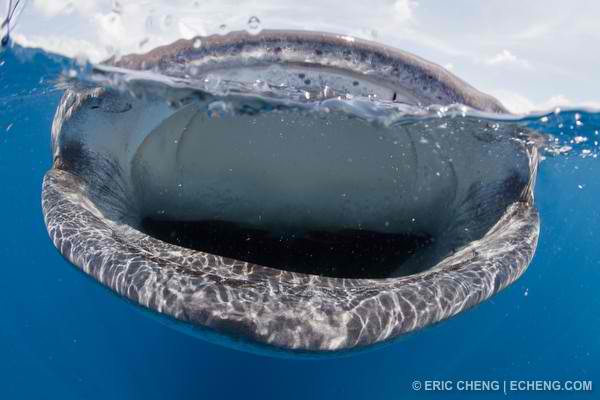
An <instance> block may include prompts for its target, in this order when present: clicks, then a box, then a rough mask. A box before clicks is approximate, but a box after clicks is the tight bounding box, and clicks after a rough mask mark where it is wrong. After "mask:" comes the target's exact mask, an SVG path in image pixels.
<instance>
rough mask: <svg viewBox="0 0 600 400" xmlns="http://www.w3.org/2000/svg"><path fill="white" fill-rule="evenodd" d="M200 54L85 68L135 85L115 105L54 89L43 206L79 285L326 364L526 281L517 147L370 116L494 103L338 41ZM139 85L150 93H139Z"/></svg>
mask: <svg viewBox="0 0 600 400" xmlns="http://www.w3.org/2000/svg"><path fill="white" fill-rule="evenodd" d="M202 43H203V45H202V46H201V48H197V46H194V44H193V41H185V40H182V41H178V42H175V43H173V44H172V45H170V46H165V47H161V48H157V49H155V50H153V51H151V52H149V53H147V54H145V55H132V56H127V57H124V58H121V59H119V60H109V61H107V63H105V64H104V65H102V66H99V67H98V73H101V74H120V73H123V72H124V71H127V72H129V71H139V72H138V75H133V76H134V77H135V79H131V78H129V80H128V81H127V90H122V88H118V87H116V88H115V87H108V86H98V87H87V86H86V87H83V86H80V85H73V87H71V88H69V89H68V90H67V91H66V93H65V95H64V97H63V100H62V101H61V104H60V106H59V109H58V111H57V114H56V118H55V121H54V126H53V131H52V142H53V155H54V165H53V168H52V169H51V170H50V171H49V172H48V174H47V175H46V178H45V181H44V189H43V208H44V216H45V220H46V224H47V227H48V231H49V233H50V236H51V238H52V239H53V241H54V244H55V245H56V246H57V248H58V249H59V250H60V251H61V253H62V254H63V255H64V256H65V257H66V258H67V259H69V260H70V261H71V262H73V263H74V264H75V265H77V266H79V267H80V268H82V269H83V270H84V271H85V272H86V273H88V274H90V275H92V276H93V277H95V278H96V279H97V280H99V281H100V282H102V283H103V284H105V285H107V286H109V287H110V288H111V289H113V290H114V291H115V292H117V293H119V294H120V295H122V296H125V297H127V298H129V299H131V300H133V301H135V302H137V303H139V304H140V305H142V306H144V307H147V308H149V309H151V310H154V311H157V312H158V313H160V314H162V315H166V316H168V317H169V318H174V319H176V320H178V321H181V322H182V323H184V324H187V325H188V326H189V327H191V329H192V330H194V332H196V333H197V334H198V335H200V336H205V337H209V338H212V339H213V340H218V341H220V342H222V341H223V340H228V341H231V340H233V343H238V344H239V343H241V344H242V347H248V348H263V349H269V351H272V350H274V351H284V352H287V351H293V352H297V353H315V352H319V353H331V352H339V351H349V350H354V349H361V348H365V347H367V346H371V345H374V344H377V343H383V342H387V341H389V340H391V339H393V338H395V337H397V336H399V335H402V334H404V333H407V332H411V331H414V330H417V329H419V328H422V327H424V326H427V325H430V324H432V323H434V322H437V321H440V320H442V319H445V318H448V317H450V316H452V315H455V314H456V313H458V312H460V311H462V310H463V309H466V308H468V307H470V306H472V305H475V304H478V303H479V302H481V301H483V300H485V299H487V298H488V297H490V296H491V295H493V294H494V293H496V292H497V291H499V290H500V289H502V288H504V287H506V286H507V285H509V284H510V283H512V282H513V281H514V280H515V279H517V278H518V277H519V276H520V275H521V273H522V272H523V271H524V270H525V268H526V267H527V265H528V264H529V261H530V260H531V257H532V256H533V252H534V250H535V246H536V243H537V237H538V232H539V221H538V215H537V211H536V209H535V207H534V206H533V195H532V190H533V186H534V183H535V175H536V169H537V162H538V156H537V149H536V147H535V146H534V145H532V144H531V143H530V142H527V141H523V140H518V136H519V134H520V133H521V132H516V128H514V127H510V126H504V127H501V128H499V127H492V126H489V125H488V124H487V123H482V121H481V120H478V119H476V118H460V117H458V118H416V119H412V120H411V119H408V118H405V119H403V118H397V119H395V120H394V123H391V124H386V123H381V119H377V118H375V117H374V116H377V113H378V112H380V111H381V109H386V108H387V110H388V111H386V113H385V115H391V114H390V112H389V110H390V109H391V110H393V109H394V107H396V106H398V105H401V106H403V107H408V108H410V107H413V108H423V107H427V106H431V105H438V106H448V105H451V104H454V103H459V104H462V105H465V106H468V107H471V108H472V109H475V110H479V111H483V112H488V113H497V112H505V109H504V108H503V106H502V105H501V104H500V103H499V102H498V101H497V100H495V99H493V98H491V97H490V96H487V95H485V94H483V93H480V92H479V91H477V90H476V89H474V88H472V87H470V86H469V85H468V84H466V83H465V82H463V81H461V80H460V79H458V78H456V77H454V76H453V75H451V74H450V73H448V72H447V71H445V70H443V69H442V68H441V67H439V66H436V65H434V64H432V63H429V62H427V61H425V60H422V59H420V58H418V57H416V56H413V55H411V54H408V53H405V52H402V51H399V50H396V49H392V48H388V47H385V46H382V45H379V44H374V43H371V42H366V41H361V40H358V39H354V38H348V37H342V36H337V35H331V34H324V33H313V32H294V31H263V32H261V33H260V34H258V35H250V34H246V33H239V32H234V33H231V34H229V35H225V36H212V37H208V38H203V40H202ZM158 73H160V74H161V76H163V77H168V79H169V84H168V85H157V84H156V82H155V81H151V80H149V79H148V76H155V75H156V74H158ZM151 74H154V75H151ZM111 76H112V75H111ZM373 104H376V105H377V108H374V106H373ZM214 338H217V339H214ZM230 343H231V342H230Z"/></svg>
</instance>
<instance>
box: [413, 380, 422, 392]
mask: <svg viewBox="0 0 600 400" xmlns="http://www.w3.org/2000/svg"><path fill="white" fill-rule="evenodd" d="M412 388H413V390H421V382H420V381H413V383H412Z"/></svg>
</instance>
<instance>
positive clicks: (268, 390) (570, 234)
mask: <svg viewBox="0 0 600 400" xmlns="http://www.w3.org/2000/svg"><path fill="white" fill-rule="evenodd" d="M56 61H57V60H54V61H52V60H50V59H49V58H48V56H47V55H45V54H43V53H37V54H33V53H31V52H26V53H23V52H22V51H21V54H19V55H18V56H17V55H16V54H15V52H14V51H5V52H4V53H1V55H0V64H2V66H0V182H1V183H2V189H1V190H2V191H1V194H2V196H1V197H0V210H1V211H2V212H1V215H2V222H1V229H0V268H1V278H0V309H1V310H2V318H1V319H0V399H47V398H60V399H65V400H66V399H138V398H139V399H146V400H150V399H165V398H167V399H204V398H219V399H230V398H232V399H233V398H260V399H286V400H292V399H303V400H304V399H318V398H326V399H338V398H344V399H347V400H350V399H401V398H414V399H421V398H441V397H445V396H447V395H449V396H450V397H452V398H463V397H472V398H478V397H479V395H482V394H481V393H460V392H457V391H452V392H446V393H443V392H424V391H419V392H417V391H414V390H413V389H412V388H411V385H412V382H413V381H414V380H434V379H442V380H459V379H461V380H468V379H477V380H480V379H488V380H505V379H506V380H510V379H519V380H525V379H544V380H554V379H556V380H567V379H578V380H593V381H594V380H596V381H594V382H593V383H594V385H600V363H599V361H600V313H598V309H599V306H600V292H599V291H598V282H600V251H598V237H599V236H600V211H599V207H598V204H599V203H598V202H599V200H600V179H598V177H599V176H600V160H599V159H596V158H593V157H592V156H588V157H582V149H583V147H577V146H575V147H576V148H575V149H574V150H573V151H571V152H570V153H569V154H567V155H561V156H556V157H548V158H547V159H546V160H545V161H543V162H542V164H541V168H540V173H539V177H538V183H537V187H536V203H537V206H538V208H539V210H540V213H541V218H542V231H541V236H540V243H539V246H538V249H537V253H536V256H535V259H534V261H533V263H532V264H531V265H530V267H529V269H528V271H527V272H526V273H525V274H524V276H523V277H522V278H521V279H520V280H518V281H517V282H516V283H515V284H514V285H512V286H511V287H510V288H508V289H506V290H505V291H503V292H501V293H500V294H499V295H497V296H495V297H494V298H493V299H491V300H490V301H487V302H484V303H483V304H482V305H480V306H478V307H476V308H475V309H473V310H470V311H467V312H465V313H463V314H460V315H459V316H457V317H455V318H453V319H451V320H449V321H446V322H443V323H441V324H439V325H436V326H434V327H431V328H428V329H425V330H423V331H421V332H418V333H416V334H413V335H411V336H408V337H405V338H403V339H402V340H400V341H398V342H396V343H394V344H392V345H389V346H387V347H383V348H381V349H378V350H375V351H372V352H368V353H364V354H358V355H355V356H352V357H346V358H337V359H335V358H334V359H321V360H302V359H281V358H269V357H264V356H259V355H254V354H249V353H244V352H239V351H235V350H231V349H228V348H224V347H220V346H217V345H213V344H210V343H207V342H204V341H201V340H199V339H196V338H193V337H190V336H187V335H185V334H183V333H180V332H178V331H176V330H173V329H170V328H168V327H166V326H164V325H162V324H160V323H158V322H157V321H155V320H154V319H151V318H148V316H146V315H145V314H144V313H142V312H140V310H139V309H138V308H136V307H134V306H132V305H131V304H129V303H127V302H125V301H123V300H122V299H120V298H119V297H117V296H116V295H114V294H112V293H111V292H109V291H108V290H107V289H104V288H103V287H102V286H100V285H99V284H98V283H96V282H95V281H93V280H91V279H89V278H87V277H86V276H85V275H84V274H83V273H81V272H80V271H79V270H77V269H76V268H74V267H73V266H72V265H70V264H69V263H68V262H66V261H65V260H64V259H63V258H62V257H61V256H60V254H59V253H58V251H57V250H56V249H55V248H54V246H53V245H52V243H51V242H50V240H49V239H48V236H47V234H46V229H45V226H44V223H43V219H42V213H41V206H40V188H41V182H42V177H43V175H44V173H45V172H46V170H47V169H48V168H49V167H50V164H51V159H50V126H51V122H52V117H53V114H54V111H55V109H56V106H57V104H58V101H59V99H60V96H61V93H60V91H58V90H56V89H54V82H52V81H44V79H47V78H48V77H54V78H56V77H57V76H58V75H59V73H60V72H61V71H62V70H63V68H64V62H63V61H61V60H58V62H56ZM579 114H580V115H581V118H580V120H581V121H583V123H584V125H583V126H582V127H581V128H574V129H572V130H571V129H570V124H571V123H572V121H573V120H574V115H575V111H572V112H569V113H564V112H563V113H561V114H559V116H557V117H556V118H564V120H565V121H564V122H565V125H564V126H563V127H562V128H561V127H559V123H558V122H556V121H549V122H548V123H546V124H544V123H539V126H538V128H540V129H547V130H548V131H551V132H552V133H554V134H555V135H557V137H559V138H561V136H562V138H561V139H560V140H561V141H562V142H561V143H568V142H569V141H570V140H571V139H572V138H573V137H575V136H577V135H579V134H581V135H583V136H585V137H588V138H589V140H588V142H586V143H587V145H589V146H593V145H592V141H593V139H594V135H595V132H594V130H595V129H600V123H598V120H599V119H600V118H599V116H598V114H592V113H586V112H585V111H581V110H580V111H579ZM551 115H553V114H551ZM530 123H531V124H535V123H537V122H535V121H531V122H530ZM594 124H595V125H594ZM544 126H546V127H544ZM594 126H595V127H596V128H595V129H594ZM560 132H563V135H561V134H560ZM574 132H575V133H574ZM578 132H579V133H578ZM598 390H600V389H597V388H595V390H594V391H593V392H584V393H565V392H563V393H559V394H556V393H534V394H533V395H535V396H538V397H545V396H546V395H549V396H555V397H560V398H561V399H563V398H564V399H566V398H595V396H596V395H597V394H595V393H594V392H596V393H597V392H598ZM509 395H510V397H515V398H530V397H531V396H532V394H531V393H526V392H519V393H509ZM483 397H486V398H494V397H504V394H503V393H501V392H487V393H484V394H483Z"/></svg>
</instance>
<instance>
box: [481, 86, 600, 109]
mask: <svg viewBox="0 0 600 400" xmlns="http://www.w3.org/2000/svg"><path fill="white" fill-rule="evenodd" d="M491 94H492V95H493V96H495V97H496V98H497V99H498V100H500V101H501V102H502V104H504V105H505V106H506V108H508V109H509V110H510V111H511V112H513V113H516V114H527V113H531V112H536V111H538V112H543V111H552V110H555V109H556V108H558V107H561V108H564V107H584V108H591V109H594V110H600V101H594V100H588V101H574V100H572V99H570V98H568V97H567V96H565V95H562V94H557V95H554V96H551V97H549V98H547V99H546V100H544V101H541V102H534V101H532V100H530V99H529V98H527V97H526V96H524V95H522V94H519V93H516V92H511V91H507V90H495V91H494V90H493V91H492V92H491Z"/></svg>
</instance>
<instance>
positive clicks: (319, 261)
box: [141, 217, 433, 279]
mask: <svg viewBox="0 0 600 400" xmlns="http://www.w3.org/2000/svg"><path fill="white" fill-rule="evenodd" d="M141 229H142V230H143V231H144V232H145V233H147V234H148V235H150V236H153V237H155V238H157V239H159V240H162V241H164V242H167V243H171V244H175V245H178V246H182V247H187V248H190V249H194V250H198V251H203V252H208V253H212V254H216V255H220V256H223V257H228V258H233V259H237V260H241V261H246V262H250V263H254V264H258V265H263V266H267V267H271V268H275V269H282V270H286V271H290V272H299V273H304V274H313V275H321V276H328V277H335V278H350V279H360V278H373V279H374V278H388V277H390V276H398V275H399V274H400V275H404V274H402V273H401V272H399V271H398V270H399V268H400V269H401V265H402V264H403V263H404V262H405V261H406V260H408V259H409V258H410V257H413V256H414V255H415V254H416V253H418V252H420V251H423V250H425V249H426V248H427V247H428V246H430V245H431V244H432V242H433V238H432V237H431V235H429V234H420V235H418V234H391V233H381V232H373V231H361V230H341V231H310V232H306V233H304V234H299V233H294V232H293V231H291V232H270V231H268V230H259V229H252V228H247V227H243V226H241V225H240V224H236V223H234V222H226V221H176V220H161V219H156V218H152V217H145V218H144V219H143V220H142V223H141ZM409 273H410V271H407V273H406V274H409Z"/></svg>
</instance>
